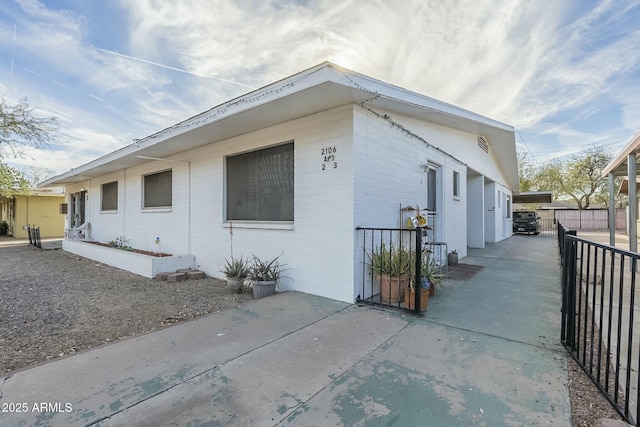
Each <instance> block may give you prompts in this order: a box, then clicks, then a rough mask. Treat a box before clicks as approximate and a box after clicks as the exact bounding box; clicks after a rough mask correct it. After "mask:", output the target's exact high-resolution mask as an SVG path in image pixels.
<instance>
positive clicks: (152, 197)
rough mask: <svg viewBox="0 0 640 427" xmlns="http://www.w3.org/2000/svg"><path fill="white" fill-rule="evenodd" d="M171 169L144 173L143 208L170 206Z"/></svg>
mask: <svg viewBox="0 0 640 427" xmlns="http://www.w3.org/2000/svg"><path fill="white" fill-rule="evenodd" d="M172 179H173V175H172V173H171V169H169V170H166V171H163V172H157V173H152V174H149V175H144V177H143V182H142V185H143V190H142V195H143V199H142V206H143V207H145V208H169V207H171V206H172V200H173V199H172V191H171V188H172Z"/></svg>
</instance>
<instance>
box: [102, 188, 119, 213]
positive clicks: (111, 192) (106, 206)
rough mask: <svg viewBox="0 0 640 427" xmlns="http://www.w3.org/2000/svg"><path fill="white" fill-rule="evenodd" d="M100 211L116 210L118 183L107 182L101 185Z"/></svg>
mask: <svg viewBox="0 0 640 427" xmlns="http://www.w3.org/2000/svg"><path fill="white" fill-rule="evenodd" d="M100 193H101V200H100V210H101V211H103V212H104V211H116V210H118V181H113V182H107V183H105V184H102V185H101V188H100Z"/></svg>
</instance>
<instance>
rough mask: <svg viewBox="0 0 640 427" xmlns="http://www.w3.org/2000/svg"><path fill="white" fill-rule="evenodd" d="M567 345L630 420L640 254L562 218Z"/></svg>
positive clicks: (635, 402)
mask: <svg viewBox="0 0 640 427" xmlns="http://www.w3.org/2000/svg"><path fill="white" fill-rule="evenodd" d="M557 236H558V246H559V249H560V258H561V264H562V282H561V283H562V325H561V340H562V344H563V345H564V346H565V348H566V349H567V350H568V351H569V353H570V354H571V355H572V356H573V357H574V359H575V360H576V361H577V362H578V364H580V366H582V368H583V369H584V371H585V372H586V373H587V375H588V376H589V377H590V378H591V379H592V380H593V382H594V383H595V384H596V385H597V387H598V388H599V389H600V391H601V392H602V393H603V394H604V395H605V396H606V397H607V399H608V400H609V401H610V402H611V403H612V404H613V405H614V406H615V408H616V409H617V410H618V412H620V414H621V415H622V416H623V417H624V418H625V419H626V420H627V421H629V422H631V423H634V422H636V421H637V420H638V415H639V413H638V408H639V407H640V404H639V403H640V395H639V393H638V390H639V389H640V376H639V375H638V372H639V371H640V336H639V335H638V331H640V327H639V328H635V324H636V323H637V322H639V321H640V313H636V310H637V309H636V307H635V293H636V271H637V267H638V259H639V258H640V254H638V253H635V252H629V251H626V250H623V249H619V248H615V247H612V246H608V245H603V244H599V243H595V242H592V241H589V240H586V239H582V238H580V237H578V236H576V231H575V230H570V229H568V228H566V227H565V226H564V225H563V224H561V223H560V222H558V228H557Z"/></svg>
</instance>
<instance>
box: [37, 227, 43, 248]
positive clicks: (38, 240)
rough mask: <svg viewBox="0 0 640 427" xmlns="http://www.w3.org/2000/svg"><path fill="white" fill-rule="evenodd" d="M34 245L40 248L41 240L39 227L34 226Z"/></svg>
mask: <svg viewBox="0 0 640 427" xmlns="http://www.w3.org/2000/svg"><path fill="white" fill-rule="evenodd" d="M36 246H37V247H38V248H40V249H42V240H40V227H38V228H36Z"/></svg>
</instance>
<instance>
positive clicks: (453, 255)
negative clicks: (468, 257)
mask: <svg viewBox="0 0 640 427" xmlns="http://www.w3.org/2000/svg"><path fill="white" fill-rule="evenodd" d="M447 263H448V264H449V265H456V264H457V263H458V251H456V250H455V249H454V250H452V251H451V252H449V254H448V255H447Z"/></svg>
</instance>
